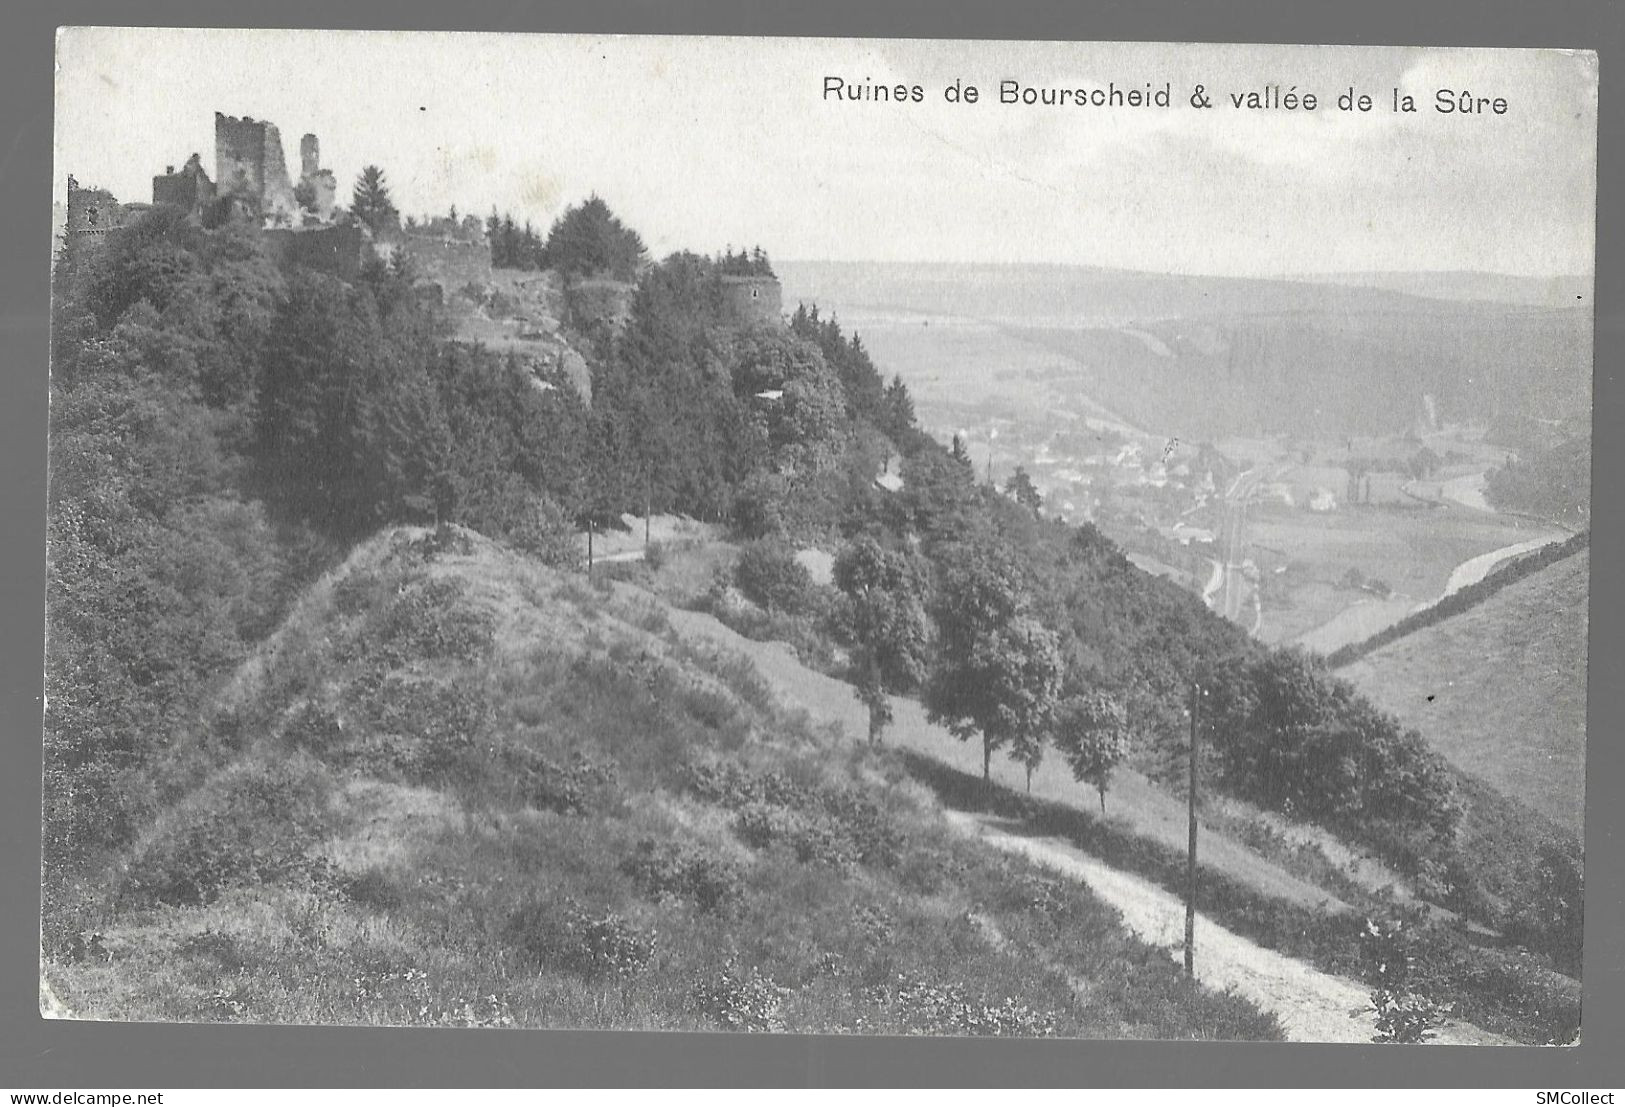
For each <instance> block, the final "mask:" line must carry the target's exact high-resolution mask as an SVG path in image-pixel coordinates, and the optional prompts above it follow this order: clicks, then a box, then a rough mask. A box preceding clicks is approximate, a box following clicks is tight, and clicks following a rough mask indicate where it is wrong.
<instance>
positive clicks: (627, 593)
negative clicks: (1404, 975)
mask: <svg viewBox="0 0 1625 1107" xmlns="http://www.w3.org/2000/svg"><path fill="white" fill-rule="evenodd" d="M615 588H616V592H617V594H618V595H620V596H622V597H623V598H626V599H629V600H633V601H634V602H639V601H641V602H649V601H650V597H649V596H648V594H647V593H645V592H642V591H641V590H639V589H636V588H634V587H632V586H630V585H625V584H617V585H616V586H615ZM668 616H669V618H670V621H671V625H672V627H673V628H674V629H675V630H676V631H677V633H678V634H679V635H680V636H682V637H683V638H685V639H687V640H689V641H691V642H704V643H709V644H711V645H714V646H720V647H722V648H725V649H728V650H731V651H733V652H736V653H739V654H742V655H744V656H745V657H747V658H749V659H750V660H751V661H752V663H753V664H754V665H755V667H756V670H757V672H758V673H759V674H760V675H761V676H762V678H763V679H764V680H766V681H767V683H768V684H769V685H770V686H771V687H772V688H773V690H774V691H775V692H776V693H777V694H778V696H779V697H780V699H781V700H782V701H783V702H784V703H785V705H786V706H788V707H790V708H792V709H794V708H798V707H799V708H802V709H804V710H805V711H806V712H807V713H808V715H809V716H810V717H811V718H812V719H813V721H814V722H815V723H819V724H825V725H834V726H837V727H839V728H841V729H843V730H844V731H845V732H846V733H847V734H849V735H862V734H866V733H867V732H868V729H867V728H868V716H867V712H866V711H865V709H864V708H863V706H862V705H861V704H860V703H859V702H858V700H857V697H856V696H855V695H854V693H853V690H852V688H851V686H850V685H848V684H845V683H844V682H842V681H838V680H835V679H834V678H832V677H828V676H825V675H824V674H822V673H817V672H814V671H812V670H810V669H808V668H807V667H806V666H804V665H802V664H801V662H800V661H799V660H798V659H797V658H796V657H795V655H794V654H793V653H792V652H791V651H790V649H789V648H788V647H787V646H785V645H784V644H783V643H779V642H758V641H753V640H751V639H748V638H745V637H743V636H742V635H739V634H737V633H736V632H734V631H733V630H731V629H729V628H728V627H726V626H724V625H723V624H722V623H720V622H718V621H717V620H716V619H715V618H714V617H712V616H710V615H706V614H702V613H700V612H694V611H685V610H682V609H677V608H672V609H669V611H668ZM892 706H893V713H894V721H893V723H892V725H891V726H890V727H889V728H887V730H886V741H887V742H888V744H891V745H897V746H902V747H905V748H907V749H910V750H912V751H915V752H917V753H920V754H923V755H925V756H927V757H929V758H931V759H932V760H934V761H937V762H939V763H941V764H944V765H947V766H949V767H950V768H954V769H957V770H959V771H961V772H966V773H971V774H975V775H980V772H981V749H980V744H979V743H976V742H961V741H959V740H958V739H956V738H954V737H953V735H952V734H950V733H949V732H948V731H947V730H946V729H945V728H943V727H940V726H936V725H934V724H932V723H930V722H929V721H928V720H927V719H926V717H925V711H924V708H923V707H921V705H920V704H919V703H917V702H916V701H914V700H910V699H905V698H901V697H894V698H893V701H892ZM996 760H998V761H1001V762H1002V761H1004V759H996ZM1022 772H1023V770H1022V769H1021V768H1020V767H1019V766H1017V765H1015V764H1014V763H1013V762H1012V763H1001V764H997V765H996V767H995V770H994V777H995V779H996V780H998V781H999V782H1000V783H1003V784H1006V785H1007V786H1009V787H1012V788H1015V789H1017V790H1019V789H1020V788H1021V786H1022V783H1023V782H1022V780H1021V779H1020V778H1019V777H1018V775H1017V774H1021V773H1022ZM1001 778H1002V779H1001ZM1032 794H1033V795H1034V796H1035V797H1039V798H1042V799H1048V800H1051V801H1054V802H1059V803H1065V804H1067V805H1069V806H1074V807H1078V806H1084V805H1086V804H1087V802H1088V796H1087V790H1086V789H1085V788H1084V787H1083V786H1082V785H1080V784H1078V783H1077V782H1076V781H1074V780H1072V778H1071V774H1070V772H1068V771H1067V770H1066V769H1065V768H1064V767H1063V766H1061V765H1059V764H1057V763H1056V762H1055V759H1050V760H1049V761H1046V762H1045V763H1044V764H1043V765H1040V766H1039V768H1038V770H1037V771H1036V772H1035V773H1034V774H1033V778H1032ZM1108 802H1109V803H1110V804H1112V805H1113V806H1115V808H1116V811H1115V812H1114V813H1113V814H1114V816H1116V815H1121V816H1125V817H1126V821H1127V822H1129V823H1130V824H1131V825H1132V827H1133V830H1134V832H1135V833H1137V834H1139V835H1141V836H1143V837H1147V838H1150V839H1153V840H1155V841H1157V842H1160V843H1163V844H1171V845H1173V846H1175V847H1176V848H1177V849H1180V850H1183V849H1184V848H1185V834H1186V823H1185V811H1184V807H1183V806H1182V805H1181V804H1180V803H1179V802H1178V801H1176V800H1174V799H1173V797H1171V796H1168V795H1167V794H1166V793H1163V792H1161V791H1159V790H1157V789H1156V788H1155V787H1154V786H1153V785H1151V784H1150V783H1149V782H1148V781H1145V780H1144V779H1143V778H1141V777H1138V776H1136V775H1134V774H1122V779H1121V781H1120V782H1117V783H1114V786H1113V788H1112V790H1111V792H1110V798H1109V800H1108ZM947 818H948V821H949V824H950V825H951V826H953V827H954V828H955V829H956V830H957V831H959V832H960V833H962V834H965V835H967V836H973V837H977V838H979V839H981V840H982V841H984V842H986V843H987V844H989V845H991V846H993V847H994V848H997V849H1001V850H1005V851H1006V852H1010V853H1017V854H1020V855H1022V856H1025V857H1027V858H1029V859H1030V860H1032V861H1033V862H1035V863H1036V864H1038V865H1040V866H1043V867H1045V868H1048V869H1051V870H1052V871H1054V872H1057V873H1059V874H1061V875H1063V876H1066V877H1068V878H1070V879H1073V880H1077V881H1080V882H1081V883H1083V884H1085V885H1087V886H1088V887H1089V888H1090V889H1091V891H1093V892H1094V893H1095V894H1096V895H1098V896H1099V897H1100V898H1101V899H1103V900H1105V901H1106V902H1108V903H1110V904H1111V905H1112V906H1114V907H1116V908H1117V910H1118V911H1119V912H1120V913H1121V914H1122V916H1123V922H1124V925H1125V926H1126V927H1127V928H1128V929H1129V930H1130V931H1132V932H1133V933H1135V934H1137V935H1138V936H1140V937H1141V938H1142V939H1144V940H1145V941H1147V942H1149V943H1151V944H1154V945H1158V946H1162V947H1164V948H1167V949H1168V950H1169V951H1170V953H1171V954H1172V955H1174V956H1182V953H1181V952H1180V943H1182V942H1183V939H1184V919H1185V915H1184V910H1185V909H1184V904H1183V903H1182V901H1181V900H1180V899H1179V897H1178V896H1175V895H1173V894H1172V893H1170V892H1168V891H1166V890H1165V889H1163V888H1161V887H1159V886H1158V885H1156V884H1154V883H1152V882H1151V881H1149V880H1146V879H1144V878H1142V877H1139V876H1136V875H1133V874H1130V873H1126V872H1123V871H1121V870H1118V869H1114V868H1112V867H1111V866H1109V865H1107V864H1105V863H1104V862H1103V861H1101V860H1100V859H1099V858H1097V857H1094V856H1093V855H1091V854H1089V853H1086V852H1085V851H1083V850H1081V849H1079V848H1078V847H1077V846H1075V845H1073V844H1072V843H1070V842H1067V841H1064V840H1062V839H1059V838H1054V837H1043V836H1038V835H1034V834H1031V833H1029V832H1026V831H1025V828H1023V827H1022V826H1021V825H1020V824H1018V823H1014V822H1012V821H1011V820H1008V819H1003V818H1000V817H998V816H995V815H991V814H987V813H982V812H967V811H953V810H950V811H948V812H947ZM1202 863H1203V865H1204V867H1207V868H1210V869H1215V870H1218V871H1220V872H1223V873H1225V874H1227V875H1229V876H1232V877H1234V878H1236V879H1239V880H1242V881H1244V882H1246V883H1247V884H1248V885H1249V886H1251V887H1253V888H1255V889H1257V890H1258V891H1260V892H1263V893H1265V894H1267V895H1271V896H1275V897H1278V898H1280V899H1284V900H1287V901H1289V902H1292V903H1296V904H1300V905H1303V906H1307V907H1311V908H1315V909H1317V910H1321V911H1346V910H1349V907H1348V905H1347V904H1345V903H1343V902H1341V901H1339V900H1337V899H1335V898H1334V897H1332V896H1330V895H1329V894H1328V893H1326V892H1325V891H1323V890H1321V889H1320V888H1317V887H1315V886H1314V885H1312V884H1309V883H1308V882H1306V881H1303V880H1300V879H1299V878H1297V877H1295V876H1293V875H1292V874H1290V873H1287V872H1285V871H1284V870H1281V869H1279V868H1276V867H1275V866H1273V865H1271V864H1269V863H1268V862H1267V861H1265V860H1263V859H1262V858H1260V857H1258V856H1257V855H1256V854H1254V853H1252V852H1251V851H1249V850H1246V849H1245V848H1243V847H1242V846H1240V845H1239V844H1237V843H1236V842H1234V841H1232V840H1230V839H1228V838H1226V837H1225V836H1224V835H1221V834H1218V833H1216V832H1212V831H1208V832H1206V833H1205V834H1204V837H1203V840H1202ZM1197 951H1198V956H1197V978H1198V979H1199V980H1200V981H1201V982H1203V983H1204V984H1206V985H1208V986H1209V987H1214V988H1220V989H1223V988H1233V989H1235V990H1236V991H1237V992H1238V993H1239V994H1241V995H1244V996H1246V997H1247V998H1248V999H1250V1000H1252V1001H1253V1002H1254V1003H1256V1004H1258V1006H1260V1007H1261V1008H1263V1009H1265V1010H1269V1011H1272V1012H1274V1013H1275V1015H1276V1017H1277V1018H1278V1019H1279V1020H1280V1022H1281V1025H1282V1028H1283V1030H1284V1031H1285V1032H1286V1035H1287V1037H1288V1038H1289V1039H1290V1040H1293V1041H1312V1042H1369V1041H1370V1040H1371V1038H1372V1035H1373V1034H1374V1033H1375V1024H1374V1016H1373V1015H1372V1014H1371V1013H1369V1012H1367V1011H1365V1007H1366V1002H1367V998H1368V996H1367V991H1366V989H1365V988H1363V987H1362V986H1361V985H1360V984H1358V983H1356V982H1354V981H1351V980H1347V979H1344V978H1342V977H1337V976H1333V975H1330V974H1328V973H1324V972H1321V971H1319V970H1318V969H1315V968H1313V967H1311V966H1309V965H1307V964H1305V963H1303V962H1301V961H1298V960H1295V959H1293V958H1290V957H1287V956H1285V955H1283V954H1280V953H1277V952H1275V951H1273V950H1270V949H1266V948H1264V947H1262V946H1260V945H1258V944H1256V943H1254V942H1252V941H1249V940H1248V939H1246V938H1243V937H1241V936H1239V935H1237V934H1234V933H1232V932H1231V931H1229V930H1227V929H1225V928H1224V927H1222V926H1220V925H1219V924H1218V923H1216V922H1214V921H1213V920H1211V919H1209V918H1207V917H1206V916H1203V915H1198V921H1197ZM1437 1041H1438V1043H1439V1044H1458V1045H1459V1044H1511V1043H1510V1042H1509V1040H1508V1039H1505V1038H1501V1037H1498V1036H1496V1035H1493V1034H1490V1033H1488V1032H1487V1031H1483V1030H1480V1029H1479V1028H1477V1027H1474V1026H1471V1025H1468V1024H1464V1023H1459V1022H1453V1023H1452V1024H1450V1025H1449V1026H1447V1027H1445V1028H1444V1029H1443V1030H1442V1031H1441V1032H1440V1034H1439V1036H1438V1039H1437Z"/></svg>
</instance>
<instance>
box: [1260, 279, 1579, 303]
mask: <svg viewBox="0 0 1625 1107" xmlns="http://www.w3.org/2000/svg"><path fill="white" fill-rule="evenodd" d="M1292 279H1293V280H1298V281H1310V282H1313V283H1316V284H1335V285H1344V286H1347V287H1351V288H1381V289H1386V290H1388V291H1390V292H1403V293H1405V294H1407V295H1410V296H1427V297H1431V298H1433V299H1438V300H1463V301H1467V300H1483V301H1489V302H1492V303H1500V304H1521V305H1523V306H1524V307H1553V308H1556V307H1578V306H1581V305H1588V304H1590V303H1591V289H1592V282H1591V279H1590V278H1589V277H1582V276H1574V275H1565V276H1557V277H1516V276H1512V275H1510V274H1507V273H1472V272H1432V273H1411V272H1386V273H1314V274H1306V275H1302V276H1297V277H1294V278H1292Z"/></svg>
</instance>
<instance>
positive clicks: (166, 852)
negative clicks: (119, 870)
mask: <svg viewBox="0 0 1625 1107" xmlns="http://www.w3.org/2000/svg"><path fill="white" fill-rule="evenodd" d="M324 803H325V787H324V784H323V781H322V780H321V778H320V777H318V776H317V775H316V774H315V773H314V772H312V771H310V770H308V769H304V768H300V767H296V766H276V767H241V768H239V769H236V770H232V771H230V772H229V775H228V776H227V777H226V779H224V780H223V781H219V782H217V783H216V784H215V785H214V786H213V787H211V788H209V789H206V790H205V793H204V795H203V797H202V798H201V799H200V801H199V809H198V810H195V811H192V812H188V813H187V815H188V816H189V817H187V816H181V817H179V818H178V819H177V821H176V823H175V825H174V826H172V827H171V828H169V829H168V830H167V831H166V832H163V833H161V834H159V835H158V836H157V837H156V838H154V839H153V840H152V841H151V842H149V843H147V844H146V846H145V848H143V849H142V850H141V851H140V852H139V853H138V854H137V855H136V857H135V859H134V860H133V861H132V862H131V864H130V867H129V869H128V871H127V872H126V873H125V877H124V885H123V889H122V891H123V894H124V895H126V896H128V897H130V898H131V899H133V900H135V901H136V902H156V903H169V904H180V905H195V904H204V903H210V902H212V901H213V900H214V899H216V898H217V897H218V896H219V895H220V893H221V892H222V891H223V890H225V889H226V888H228V887H230V886H232V885H235V884H266V883H271V882H273V881H277V880H282V879H286V878H289V877H293V876H298V875H305V876H307V877H308V876H313V875H317V874H318V871H319V865H318V864H317V863H316V862H315V861H313V859H311V858H308V857H307V856H306V852H305V851H306V850H307V849H309V847H310V846H311V845H313V844H314V843H315V842H316V841H317V840H318V839H319V838H320V836H321V833H322V828H323V823H324V818H323V815H324V810H323V808H324Z"/></svg>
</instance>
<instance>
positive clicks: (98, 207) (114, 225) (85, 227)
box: [65, 177, 125, 248]
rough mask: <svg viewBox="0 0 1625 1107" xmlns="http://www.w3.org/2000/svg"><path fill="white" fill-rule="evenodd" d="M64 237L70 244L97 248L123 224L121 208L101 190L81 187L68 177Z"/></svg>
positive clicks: (116, 198)
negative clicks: (65, 234)
mask: <svg viewBox="0 0 1625 1107" xmlns="http://www.w3.org/2000/svg"><path fill="white" fill-rule="evenodd" d="M67 214H68V218H67V226H66V228H65V229H66V231H67V236H68V242H69V244H70V245H72V246H74V247H75V248H79V247H81V246H97V245H100V244H101V241H102V240H103V239H104V238H105V237H106V236H107V233H108V232H109V231H113V230H117V229H118V228H119V227H122V226H123V225H124V216H125V211H124V205H123V204H120V203H119V202H118V197H116V196H114V195H113V194H112V193H111V192H108V191H107V190H106V189H104V188H80V187H79V182H78V181H75V180H74V179H73V178H72V177H69V178H68V213H67Z"/></svg>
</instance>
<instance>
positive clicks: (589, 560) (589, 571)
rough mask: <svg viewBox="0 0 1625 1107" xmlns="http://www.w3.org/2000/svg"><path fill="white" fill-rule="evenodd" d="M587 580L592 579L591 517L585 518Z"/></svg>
mask: <svg viewBox="0 0 1625 1107" xmlns="http://www.w3.org/2000/svg"><path fill="white" fill-rule="evenodd" d="M587 579H588V580H591V579H592V516H591V515H589V516H587Z"/></svg>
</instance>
